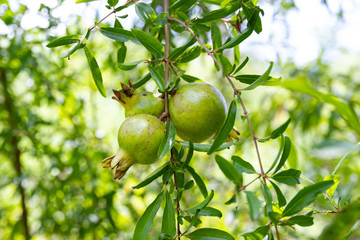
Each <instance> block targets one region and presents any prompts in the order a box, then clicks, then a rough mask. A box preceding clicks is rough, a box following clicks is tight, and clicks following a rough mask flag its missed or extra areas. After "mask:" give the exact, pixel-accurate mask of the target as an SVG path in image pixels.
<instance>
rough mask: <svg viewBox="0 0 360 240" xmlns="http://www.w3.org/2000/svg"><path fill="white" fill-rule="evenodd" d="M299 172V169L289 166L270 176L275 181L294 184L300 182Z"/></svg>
mask: <svg viewBox="0 0 360 240" xmlns="http://www.w3.org/2000/svg"><path fill="white" fill-rule="evenodd" d="M300 174H301V172H300V171H299V170H296V169H292V168H290V169H288V170H285V171H282V172H279V173H277V174H275V175H274V176H272V179H274V180H275V181H277V182H281V183H285V184H287V185H290V186H294V185H296V184H299V183H300Z"/></svg>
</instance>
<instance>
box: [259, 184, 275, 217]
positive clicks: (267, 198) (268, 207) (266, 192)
mask: <svg viewBox="0 0 360 240" xmlns="http://www.w3.org/2000/svg"><path fill="white" fill-rule="evenodd" d="M261 185H262V190H263V193H264V197H265V215H266V216H269V213H271V212H272V211H273V207H272V196H271V192H270V189H269V188H268V186H267V185H265V184H264V183H261Z"/></svg>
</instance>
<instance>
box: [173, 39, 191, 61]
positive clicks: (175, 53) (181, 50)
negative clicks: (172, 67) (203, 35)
mask: <svg viewBox="0 0 360 240" xmlns="http://www.w3.org/2000/svg"><path fill="white" fill-rule="evenodd" d="M194 43H196V39H195V38H191V39H190V40H189V41H188V42H187V43H185V44H184V45H183V46H181V47H178V48H175V49H174V50H172V51H171V52H170V54H169V58H168V59H169V60H170V61H173V60H175V59H176V58H177V57H179V56H180V55H181V54H182V53H184V52H185V51H186V49H188V48H189V47H191V46H192V45H193V44H194Z"/></svg>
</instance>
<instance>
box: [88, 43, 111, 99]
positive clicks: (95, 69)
mask: <svg viewBox="0 0 360 240" xmlns="http://www.w3.org/2000/svg"><path fill="white" fill-rule="evenodd" d="M84 51H85V55H86V59H87V61H88V64H89V67H90V70H91V74H92V76H93V79H94V82H95V85H96V87H97V88H98V90H99V92H100V93H101V95H103V97H106V90H105V88H104V85H103V79H102V76H101V71H100V68H99V65H98V64H97V62H96V59H95V57H94V55H93V53H92V52H91V51H90V49H88V48H87V47H86V46H85V47H84Z"/></svg>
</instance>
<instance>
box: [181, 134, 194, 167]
mask: <svg viewBox="0 0 360 240" xmlns="http://www.w3.org/2000/svg"><path fill="white" fill-rule="evenodd" d="M193 154H194V144H193V142H192V141H191V139H190V140H189V149H188V154H187V156H186V159H185V162H184V164H183V168H186V167H187V166H188V165H189V163H190V161H191V158H192V156H193Z"/></svg>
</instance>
